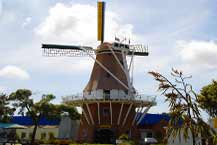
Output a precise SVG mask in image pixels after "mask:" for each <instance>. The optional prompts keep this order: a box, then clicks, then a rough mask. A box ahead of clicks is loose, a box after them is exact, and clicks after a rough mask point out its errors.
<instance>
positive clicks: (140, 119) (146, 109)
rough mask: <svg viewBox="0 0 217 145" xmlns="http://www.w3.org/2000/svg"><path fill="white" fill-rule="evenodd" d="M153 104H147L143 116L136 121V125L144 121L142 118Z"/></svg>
mask: <svg viewBox="0 0 217 145" xmlns="http://www.w3.org/2000/svg"><path fill="white" fill-rule="evenodd" d="M151 106H152V105H149V106H147V108H145V110H144V112H143V114H142V116H141V117H140V118H139V121H138V122H137V123H136V125H139V123H140V122H141V121H142V119H143V118H144V116H145V115H146V114H147V112H148V110H149V109H150V108H151Z"/></svg>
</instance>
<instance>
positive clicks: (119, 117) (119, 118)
mask: <svg viewBox="0 0 217 145" xmlns="http://www.w3.org/2000/svg"><path fill="white" fill-rule="evenodd" d="M123 106H124V103H122V104H121V109H120V112H119V116H118V125H119V124H120V120H121V114H122V111H123Z"/></svg>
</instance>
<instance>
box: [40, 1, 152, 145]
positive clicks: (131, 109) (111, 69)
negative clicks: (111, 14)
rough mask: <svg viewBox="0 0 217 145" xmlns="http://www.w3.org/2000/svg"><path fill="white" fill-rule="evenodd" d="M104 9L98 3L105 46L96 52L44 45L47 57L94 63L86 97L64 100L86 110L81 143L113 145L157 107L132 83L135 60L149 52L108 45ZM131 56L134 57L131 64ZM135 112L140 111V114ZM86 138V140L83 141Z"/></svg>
mask: <svg viewBox="0 0 217 145" xmlns="http://www.w3.org/2000/svg"><path fill="white" fill-rule="evenodd" d="M104 9H105V3H104V2H98V40H99V41H100V42H101V44H100V45H99V46H98V47H97V48H96V49H94V48H92V47H91V46H74V45H58V44H42V48H43V54H44V55H45V56H72V57H73V56H89V57H90V58H92V59H93V60H94V66H93V69H92V73H91V76H90V79H89V81H88V83H87V85H86V87H85V88H84V89H83V93H82V95H80V96H78V95H73V96H69V97H66V98H64V102H65V103H69V104H72V105H75V106H80V107H81V108H82V118H81V120H80V121H81V124H80V127H79V131H78V140H80V141H81V142H82V141H83V142H94V141H95V142H99V143H102V142H103V140H104V141H105V140H107V139H108V138H110V139H109V140H107V141H106V142H103V143H113V142H112V141H111V140H113V139H114V138H115V136H117V135H120V134H123V133H124V132H126V131H127V130H128V129H133V127H135V126H136V125H138V124H139V122H140V121H141V117H144V115H145V114H146V113H147V111H148V110H149V109H150V107H151V106H153V105H155V101H154V99H153V98H151V99H150V97H149V98H148V97H146V98H142V96H141V95H140V94H138V93H137V92H136V91H135V89H134V87H133V84H132V81H131V79H130V78H131V77H132V76H130V71H131V69H132V67H131V66H132V64H133V63H132V62H133V58H134V57H135V56H148V49H147V48H146V47H145V46H143V45H130V44H126V43H121V42H120V41H115V42H113V43H109V42H104V18H105V14H104V13H105V11H104ZM94 55H95V56H94ZM127 56H129V57H131V59H130V62H129V63H127V60H126V57H127ZM128 64H129V65H128ZM135 108H140V109H138V110H137V112H136V110H135ZM143 108H146V109H143ZM106 110H107V111H106ZM106 112H107V113H106ZM139 114H143V115H139ZM106 125H107V126H108V125H109V130H110V131H109V132H108V128H107V131H106V130H104V129H103V128H105V126H106ZM103 126H104V127H103ZM123 126H126V127H125V128H123ZM85 129H86V130H88V131H85ZM114 130H115V132H114ZM100 131H102V132H100ZM84 132H86V134H87V135H84V134H85V133H84ZM103 132H104V133H105V132H107V134H109V133H110V135H108V136H107V138H106V137H105V136H106V135H104V136H101V135H102V134H103ZM111 134H112V135H111ZM84 136H86V140H83V139H84V138H85V137H84ZM103 137H105V138H103Z"/></svg>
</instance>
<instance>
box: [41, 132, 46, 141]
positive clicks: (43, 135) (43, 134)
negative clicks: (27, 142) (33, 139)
mask: <svg viewBox="0 0 217 145" xmlns="http://www.w3.org/2000/svg"><path fill="white" fill-rule="evenodd" d="M44 139H46V133H45V132H43V133H41V140H44Z"/></svg>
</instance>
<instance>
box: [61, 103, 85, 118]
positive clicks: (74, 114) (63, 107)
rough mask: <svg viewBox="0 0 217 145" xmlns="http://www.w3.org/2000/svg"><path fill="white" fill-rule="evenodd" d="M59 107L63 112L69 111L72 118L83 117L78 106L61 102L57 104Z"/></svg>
mask: <svg viewBox="0 0 217 145" xmlns="http://www.w3.org/2000/svg"><path fill="white" fill-rule="evenodd" d="M57 108H58V110H59V111H60V113H61V114H63V113H67V114H68V116H69V117H70V118H71V120H78V119H80V117H81V114H79V113H78V111H77V110H76V108H75V107H74V106H72V105H68V104H59V105H57Z"/></svg>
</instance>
